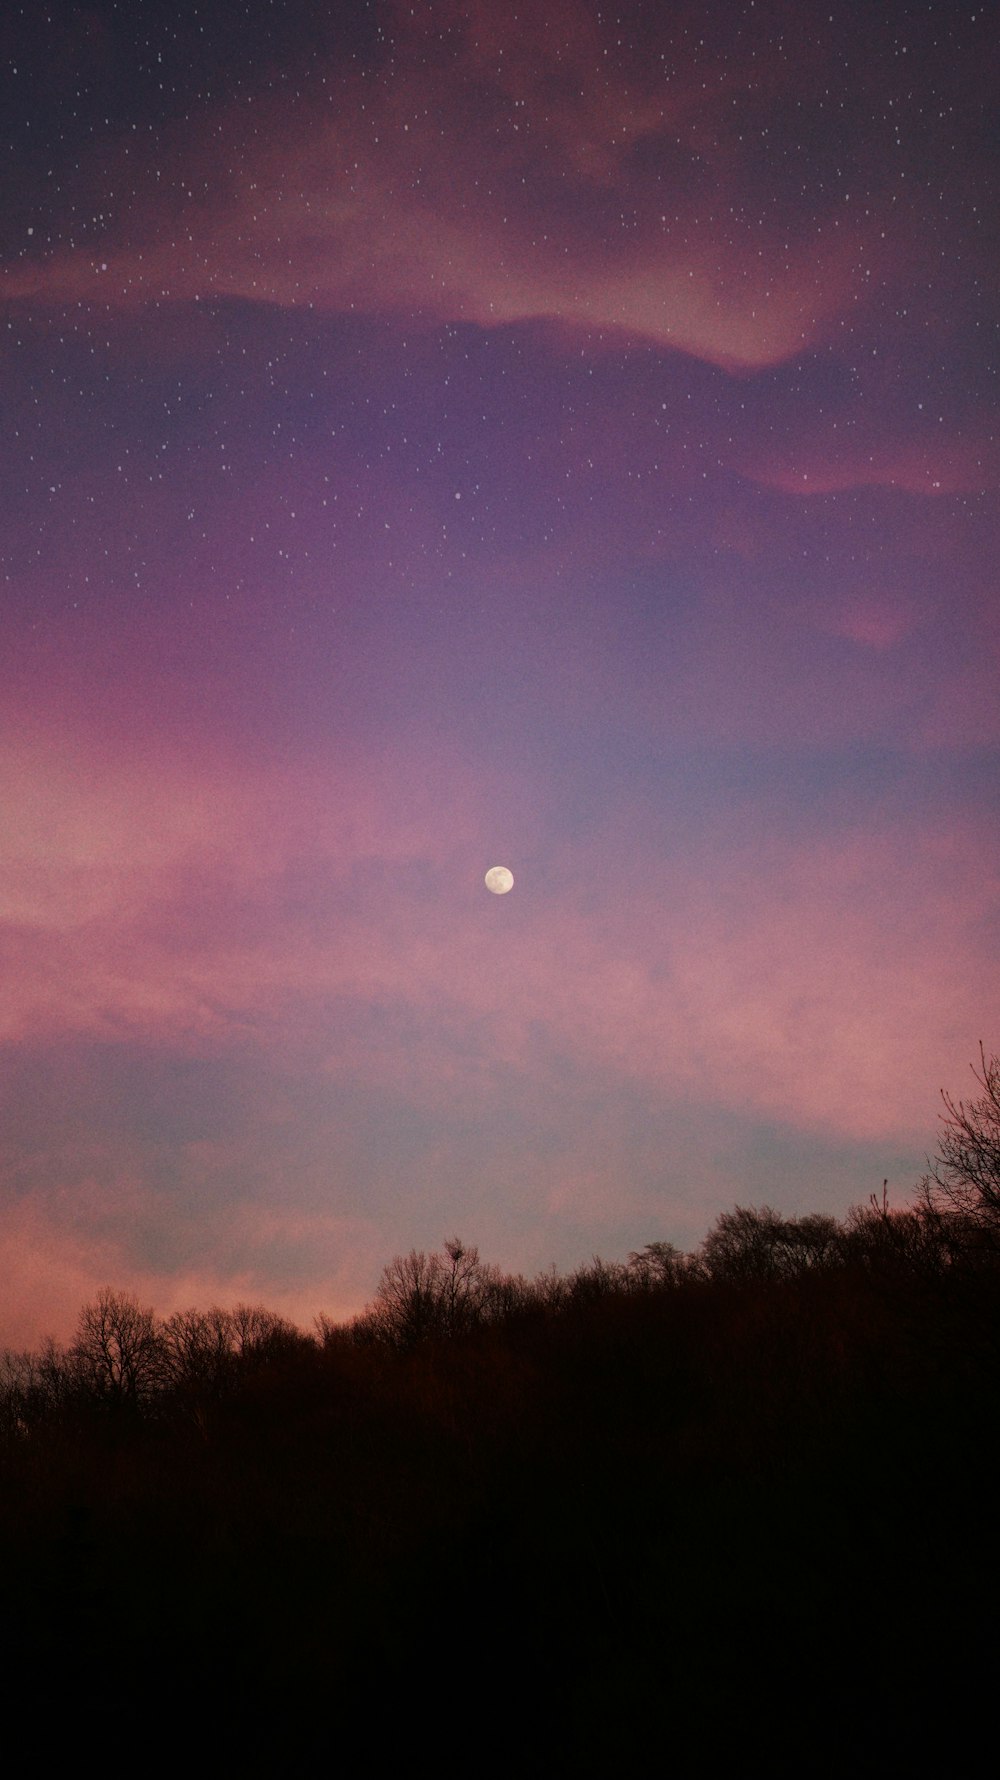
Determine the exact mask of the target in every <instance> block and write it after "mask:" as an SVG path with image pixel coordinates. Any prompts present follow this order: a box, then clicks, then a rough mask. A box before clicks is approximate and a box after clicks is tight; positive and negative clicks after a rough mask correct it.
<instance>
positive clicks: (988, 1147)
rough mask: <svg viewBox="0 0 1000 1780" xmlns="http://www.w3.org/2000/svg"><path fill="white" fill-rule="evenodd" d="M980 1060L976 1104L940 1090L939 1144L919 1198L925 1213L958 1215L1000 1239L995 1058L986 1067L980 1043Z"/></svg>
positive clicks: (999, 1081) (998, 1067) (999, 1106)
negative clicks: (978, 1093)
mask: <svg viewBox="0 0 1000 1780" xmlns="http://www.w3.org/2000/svg"><path fill="white" fill-rule="evenodd" d="M979 1061H980V1067H979V1069H977V1068H976V1066H975V1064H973V1065H972V1066H971V1067H972V1073H973V1075H974V1076H975V1079H976V1081H977V1082H978V1083H979V1086H980V1087H981V1088H982V1090H983V1092H982V1094H981V1096H980V1097H979V1098H978V1099H976V1100H970V1101H964V1100H957V1101H956V1100H953V1099H952V1097H951V1095H950V1094H948V1093H946V1091H945V1090H944V1089H942V1090H941V1098H942V1100H943V1101H944V1109H945V1110H944V1112H943V1113H942V1114H941V1115H940V1116H941V1124H942V1131H941V1139H940V1142H939V1144H938V1153H937V1156H936V1157H935V1158H934V1160H933V1162H932V1164H931V1171H930V1173H929V1174H927V1175H925V1176H924V1179H923V1180H922V1181H921V1183H920V1194H921V1198H922V1200H923V1203H924V1204H925V1206H926V1207H927V1208H928V1209H930V1210H933V1211H935V1212H937V1213H939V1214H946V1215H952V1216H953V1215H954V1214H955V1213H958V1214H959V1216H960V1217H962V1218H966V1219H969V1220H971V1222H972V1223H973V1224H975V1225H976V1227H977V1228H978V1229H979V1230H980V1231H981V1232H983V1233H990V1234H993V1235H995V1236H997V1237H998V1238H1000V1057H996V1056H991V1057H990V1059H989V1061H988V1062H987V1058H986V1052H985V1050H984V1048H983V1045H982V1043H980V1046H979Z"/></svg>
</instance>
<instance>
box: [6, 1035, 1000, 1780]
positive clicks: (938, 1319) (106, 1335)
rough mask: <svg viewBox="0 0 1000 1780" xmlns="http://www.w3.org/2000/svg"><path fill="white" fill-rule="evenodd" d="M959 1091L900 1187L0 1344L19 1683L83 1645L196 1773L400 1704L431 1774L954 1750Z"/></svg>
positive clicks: (958, 1729)
mask: <svg viewBox="0 0 1000 1780" xmlns="http://www.w3.org/2000/svg"><path fill="white" fill-rule="evenodd" d="M980 1079H981V1081H982V1084H983V1087H984V1090H985V1099H984V1100H982V1101H977V1102H975V1103H973V1105H972V1106H971V1107H965V1106H963V1105H962V1104H961V1103H959V1104H958V1105H957V1106H956V1105H954V1104H953V1103H951V1102H946V1108H947V1109H948V1112H949V1119H950V1121H951V1123H950V1124H949V1123H946V1126H945V1137H944V1141H943V1143H942V1149H941V1154H940V1156H939V1159H938V1163H937V1165H936V1167H935V1170H934V1172H933V1173H932V1175H930V1176H929V1177H928V1178H927V1180H925V1181H924V1182H923V1183H922V1184H921V1187H920V1189H919V1191H918V1194H917V1197H916V1201H915V1203H914V1204H913V1205H912V1206H911V1207H909V1208H908V1209H906V1210H894V1209H892V1208H890V1207H889V1205H888V1204H887V1202H886V1200H885V1197H884V1195H883V1197H882V1199H881V1200H879V1201H875V1200H872V1201H870V1202H869V1204H868V1205H867V1206H865V1207H862V1208H858V1209H855V1210H854V1211H853V1212H851V1213H850V1214H849V1215H848V1217H847V1218H846V1219H844V1220H842V1221H838V1220H836V1219H834V1218H831V1217H829V1216H826V1215H820V1214H816V1215H812V1216H804V1217H783V1216H781V1215H780V1214H779V1213H778V1212H776V1211H774V1210H772V1209H770V1208H768V1207H763V1208H757V1209H751V1208H745V1207H737V1208H736V1209H735V1210H733V1211H729V1212H726V1213H724V1214H723V1215H722V1216H721V1217H720V1218H719V1219H718V1220H717V1222H716V1224H715V1225H714V1227H713V1229H712V1230H711V1231H710V1232H709V1234H708V1236H707V1237H706V1238H705V1240H704V1242H703V1243H702V1244H701V1245H700V1247H699V1248H698V1249H697V1250H696V1251H695V1252H694V1253H692V1254H684V1253H681V1252H680V1251H679V1250H677V1249H676V1248H674V1247H673V1246H672V1245H671V1244H670V1243H668V1242H662V1241H656V1242H651V1243H650V1244H648V1245H647V1246H646V1247H645V1248H643V1249H642V1250H641V1251H637V1252H635V1253H633V1254H631V1255H630V1256H629V1257H628V1258H627V1259H626V1260H624V1261H606V1260H600V1259H595V1260H593V1261H592V1262H591V1263H589V1264H588V1265H586V1266H583V1267H580V1268H578V1269H577V1270H575V1271H574V1272H571V1273H568V1274H560V1273H557V1272H556V1271H555V1270H551V1271H549V1272H547V1273H543V1274H542V1275H540V1276H539V1277H537V1278H535V1279H531V1280H527V1279H524V1278H522V1277H520V1276H512V1275H510V1274H506V1273H504V1272H502V1271H501V1270H500V1269H498V1268H496V1267H495V1266H493V1265H492V1264H490V1263H488V1262H486V1261H484V1260H482V1259H481V1258H480V1256H479V1254H478V1252H477V1251H476V1249H475V1248H473V1247H467V1246H465V1245H464V1244H463V1243H462V1242H460V1241H459V1240H458V1239H454V1240H451V1241H449V1242H446V1243H445V1244H444V1246H443V1248H442V1249H441V1251H440V1252H438V1253H434V1254H426V1253H419V1252H416V1251H414V1252H413V1253H411V1254H409V1255H407V1256H401V1257H396V1258H395V1259H394V1260H393V1261H391V1262H390V1264H389V1265H388V1266H387V1267H386V1268H385V1270H384V1272H383V1275H382V1278H381V1280H380V1282H379V1285H378V1288H377V1291H376V1293H375V1296H374V1299H373V1301H372V1303H371V1305H370V1306H369V1307H368V1309H367V1310H366V1311H365V1312H364V1313H363V1314H362V1315H361V1316H360V1317H357V1318H355V1319H354V1320H353V1321H352V1322H350V1323H346V1324H337V1323H334V1322H330V1321H327V1320H324V1319H321V1320H320V1322H319V1324H318V1326H317V1327H316V1329H315V1330H314V1331H312V1332H311V1333H306V1332H304V1331H302V1330H299V1329H296V1328H295V1327H294V1326H293V1325H291V1324H290V1323H288V1322H286V1321H284V1320H283V1319H282V1318H280V1317H277V1316H275V1315H273V1314H272V1313H271V1312H269V1311H267V1310H263V1309H259V1308H249V1309H248V1308H239V1309H237V1310H235V1311H222V1310H208V1311H189V1312H185V1313H182V1314H178V1315H175V1316H172V1317H167V1318H158V1317H156V1316H155V1315H154V1313H153V1312H152V1311H151V1310H147V1309H144V1308H143V1307H141V1306H140V1305H139V1304H138V1303H137V1302H136V1301H135V1300H134V1299H133V1298H132V1297H130V1296H129V1295H128V1294H125V1293H118V1292H112V1291H106V1292H102V1293H101V1294H100V1295H99V1296H98V1298H97V1299H96V1301H95V1302H94V1303H92V1304H91V1305H88V1306H87V1307H86V1308H85V1310H84V1311H83V1312H82V1314H81V1317H80V1322H79V1326H78V1328H77V1331H76V1335H75V1337H74V1340H73V1341H72V1342H71V1343H69V1344H68V1345H67V1346H66V1347H64V1348H60V1347H57V1346H55V1345H54V1344H49V1345H48V1346H47V1347H46V1348H44V1349H43V1350H42V1351H41V1352H39V1353H35V1354H21V1355H8V1356H7V1358H6V1361H5V1367H4V1375H3V1385H2V1391H0V1400H2V1413H0V1577H2V1589H3V1598H4V1611H5V1617H6V1620H7V1630H8V1632H9V1634H10V1637H11V1642H12V1645H13V1646H15V1647H16V1648H17V1650H18V1652H19V1659H18V1660H19V1664H20V1668H19V1671H18V1673H19V1674H20V1675H21V1677H22V1681H23V1683H24V1685H28V1684H29V1683H33V1682H34V1679H35V1678H36V1677H37V1676H39V1675H44V1676H46V1677H47V1678H49V1679H50V1682H51V1677H53V1676H54V1675H58V1676H59V1677H60V1685H61V1686H62V1687H63V1688H64V1689H66V1688H67V1687H68V1688H77V1689H78V1690H79V1693H80V1699H81V1702H83V1704H81V1710H83V1709H84V1708H85V1703H86V1702H92V1701H93V1699H94V1697H95V1695H97V1696H99V1695H100V1692H101V1689H102V1688H106V1687H107V1685H108V1674H109V1669H110V1671H111V1672H113V1673H114V1675H115V1676H116V1678H117V1680H116V1687H117V1688H118V1689H119V1691H120V1690H121V1680H120V1677H121V1674H122V1673H124V1674H125V1676H126V1678H127V1685H126V1686H125V1689H124V1693H125V1696H127V1698H128V1699H129V1700H130V1701H139V1702H141V1705H142V1709H143V1711H144V1712H145V1713H147V1714H150V1713H155V1714H156V1722H157V1723H158V1724H159V1725H160V1726H161V1730H162V1735H163V1736H169V1735H170V1734H171V1727H174V1728H175V1729H176V1730H177V1733H178V1736H179V1737H180V1736H181V1734H182V1732H183V1733H184V1734H185V1735H187V1736H188V1737H190V1735H191V1727H192V1724H193V1721H194V1718H195V1717H196V1716H197V1715H198V1714H200V1715H201V1719H202V1721H203V1722H202V1724H201V1728H200V1729H199V1732H198V1734H199V1737H200V1738H201V1741H200V1743H199V1747H200V1748H203V1749H204V1748H206V1745H205V1743H204V1737H205V1728H204V1725H205V1723H206V1722H207V1723H209V1724H211V1725H214V1727H215V1735H216V1737H217V1741H218V1752H219V1754H220V1759H223V1758H224V1759H227V1761H229V1762H230V1763H231V1760H232V1757H233V1752H234V1750H236V1749H239V1750H240V1751H241V1752H242V1754H244V1755H254V1756H264V1757H265V1758H267V1759H273V1760H280V1761H281V1762H282V1763H283V1764H284V1765H285V1766H287V1765H288V1763H289V1762H290V1761H292V1760H295V1761H297V1760H298V1759H306V1758H308V1759H310V1760H313V1759H328V1758H332V1755H333V1754H334V1753H339V1754H340V1756H341V1757H344V1758H348V1759H349V1760H354V1759H356V1757H354V1756H351V1755H350V1751H351V1750H352V1749H356V1748H360V1747H365V1746H366V1739H367V1743H368V1744H369V1745H370V1747H371V1749H373V1750H374V1751H375V1752H376V1754H377V1755H378V1757H379V1758H380V1760H384V1759H389V1758H392V1759H397V1758H400V1757H408V1755H409V1753H411V1752H412V1749H413V1747H414V1745H415V1743H416V1745H418V1746H421V1747H422V1741H421V1739H422V1738H425V1737H426V1735H427V1734H428V1727H429V1726H433V1727H434V1736H435V1737H436V1739H437V1740H438V1742H440V1744H441V1749H440V1750H439V1751H438V1755H437V1757H436V1762H437V1765H440V1764H441V1760H442V1759H444V1761H445V1765H447V1766H452V1765H458V1763H459V1762H461V1764H462V1765H463V1766H466V1765H468V1762H469V1761H470V1760H474V1761H475V1765H476V1766H477V1767H482V1766H485V1767H486V1768H487V1770H488V1771H492V1767H493V1766H494V1765H497V1764H500V1763H502V1764H503V1765H506V1763H507V1762H512V1761H516V1762H517V1763H518V1766H519V1768H526V1769H527V1771H529V1772H531V1771H535V1770H536V1769H541V1768H543V1767H544V1768H545V1770H546V1771H549V1769H550V1768H551V1767H552V1765H553V1764H554V1765H555V1767H556V1768H557V1770H558V1771H560V1772H561V1771H565V1770H566V1769H567V1768H569V1767H574V1768H580V1769H582V1771H601V1772H603V1771H605V1770H606V1769H608V1768H610V1769H612V1770H614V1771H619V1770H620V1768H621V1767H622V1765H623V1764H626V1765H631V1766H636V1765H639V1766H641V1767H642V1768H643V1771H645V1769H646V1767H648V1766H649V1765H650V1763H651V1762H653V1761H655V1762H656V1764H657V1765H658V1766H659V1765H663V1764H664V1763H666V1764H667V1765H672V1766H678V1767H679V1768H680V1771H682V1772H692V1773H697V1772H712V1771H713V1769H714V1767H715V1765H716V1764H718V1762H719V1761H721V1760H723V1759H725V1760H727V1761H731V1760H732V1759H734V1758H738V1759H741V1760H742V1759H746V1757H747V1755H748V1753H751V1754H752V1753H753V1752H754V1751H755V1750H756V1751H758V1753H759V1751H760V1750H761V1749H762V1748H764V1747H766V1750H767V1756H768V1763H769V1764H770V1765H772V1766H774V1765H775V1764H778V1765H780V1764H781V1763H782V1762H783V1763H784V1764H785V1765H786V1766H788V1767H789V1771H795V1772H803V1771H808V1772H810V1773H812V1772H844V1771H847V1764H850V1768H851V1771H853V1767H854V1766H856V1765H857V1760H858V1753H857V1752H858V1750H859V1748H863V1750H864V1754H865V1760H866V1761H867V1762H874V1761H876V1760H884V1761H886V1762H888V1763H889V1764H890V1766H891V1767H892V1770H893V1771H896V1769H897V1768H898V1765H899V1763H900V1762H901V1761H902V1760H903V1759H904V1753H905V1751H906V1750H907V1748H908V1747H910V1746H911V1745H912V1744H913V1743H914V1741H916V1742H918V1743H919V1745H920V1748H921V1751H922V1753H923V1755H924V1756H925V1757H926V1756H927V1755H928V1752H929V1751H931V1750H932V1749H933V1748H934V1745H935V1742H937V1743H938V1744H939V1747H938V1749H937V1751H936V1755H935V1759H936V1760H937V1761H938V1762H939V1763H944V1764H945V1767H944V1768H943V1769H942V1771H949V1772H955V1771H963V1769H962V1762H963V1760H965V1759H966V1756H967V1746H968V1749H971V1747H972V1744H973V1742H974V1732H975V1731H976V1730H977V1729H981V1728H982V1725H983V1724H985V1723H986V1721H987V1720H988V1717H989V1712H990V1711H991V1710H992V1704H991V1702H992V1699H993V1690H994V1676H995V1664H996V1659H997V1656H998V1655H1000V1651H998V1649H997V1634H996V1629H995V1597H996V1587H997V1583H998V1581H1000V1576H998V1574H997V1571H998V1568H1000V1565H998V1560H997V1555H996V1549H995V1541H994V1540H993V1539H992V1534H991V1530H990V1529H991V1521H990V1519H989V1505H990V1500H991V1491H992V1485H993V1479H994V1468H995V1463H996V1450H995V1449H996V1434H995V1429H996V1409H997V1401H996V1399H997V1385H998V1382H1000V1378H998V1371H1000V1094H998V1093H997V1090H998V1089H1000V1074H998V1069H997V1064H996V1062H995V1061H994V1062H992V1063H991V1064H990V1065H989V1067H988V1068H987V1065H986V1063H985V1059H984V1062H983V1075H982V1077H981V1078H980ZM973 1140H974V1141H973ZM991 1143H992V1144H993V1145H994V1148H993V1151H992V1152H991V1151H990V1147H989V1146H990V1144H991ZM977 1146H978V1147H977ZM991 1169H992V1173H991ZM980 1720H982V1724H981V1723H980ZM470 1738H474V1739H475V1742H470V1740H469V1739H470ZM359 1739H360V1742H359ZM441 1750H443V1752H444V1753H443V1755H442V1753H441ZM470 1752H472V1753H470Z"/></svg>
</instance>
